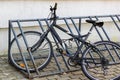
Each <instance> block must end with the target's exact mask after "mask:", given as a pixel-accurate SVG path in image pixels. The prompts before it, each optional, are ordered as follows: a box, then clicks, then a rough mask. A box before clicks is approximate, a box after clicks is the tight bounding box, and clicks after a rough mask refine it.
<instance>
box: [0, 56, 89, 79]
mask: <svg viewBox="0 0 120 80" xmlns="http://www.w3.org/2000/svg"><path fill="white" fill-rule="evenodd" d="M50 67H52V66H49V67H47V68H46V69H45V71H51V68H50ZM53 69H57V67H56V68H53ZM45 71H44V72H45ZM41 72H43V71H41ZM41 72H40V73H41ZM50 73H52V72H50ZM32 75H35V73H34V74H32ZM0 80H29V79H28V78H26V77H25V75H24V74H23V73H22V72H20V71H19V70H17V69H15V68H14V67H13V66H11V65H10V64H9V63H8V58H7V55H3V56H0ZM32 80H88V79H87V78H86V77H85V76H84V74H83V73H82V71H80V70H78V71H73V72H68V73H63V74H56V75H50V76H45V77H37V78H34V79H32Z"/></svg>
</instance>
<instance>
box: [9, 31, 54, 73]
mask: <svg viewBox="0 0 120 80" xmlns="http://www.w3.org/2000/svg"><path fill="white" fill-rule="evenodd" d="M40 36H41V33H39V32H36V31H26V32H24V37H25V38H26V42H27V44H28V46H29V47H32V46H33V45H34V44H36V43H38V41H39V39H40V38H41V37H40ZM17 40H18V44H19V46H20V49H19V48H18V44H17V42H16V39H15V38H13V40H12V41H11V45H10V53H9V54H8V58H9V62H10V64H12V65H13V66H14V67H16V68H17V69H19V70H24V71H26V68H25V67H26V66H25V63H24V61H23V58H22V55H21V53H22V54H23V56H24V57H25V60H26V64H27V66H28V69H29V70H30V72H34V71H35V68H34V66H33V64H32V61H31V58H30V55H29V53H28V50H27V48H26V45H25V41H24V40H23V36H22V34H19V35H17ZM38 44H39V43H38ZM20 50H21V53H20ZM52 52H53V49H52V44H51V42H50V41H49V39H48V38H45V39H44V41H43V42H42V43H41V45H40V46H39V47H37V49H36V50H34V51H31V53H32V56H33V58H34V62H35V64H36V67H37V69H38V70H41V69H43V68H45V67H46V66H47V65H48V63H49V62H50V60H51V57H52Z"/></svg>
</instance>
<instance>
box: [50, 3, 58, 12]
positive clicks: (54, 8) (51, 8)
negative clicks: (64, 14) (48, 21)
mask: <svg viewBox="0 0 120 80" xmlns="http://www.w3.org/2000/svg"><path fill="white" fill-rule="evenodd" d="M56 9H57V3H55V5H54V7H52V6H50V10H51V11H53V10H54V11H55V10H56Z"/></svg>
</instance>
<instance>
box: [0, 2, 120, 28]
mask: <svg viewBox="0 0 120 80" xmlns="http://www.w3.org/2000/svg"><path fill="white" fill-rule="evenodd" d="M55 2H57V3H58V10H57V13H58V16H60V17H63V16H85V15H87V16H88V15H109V14H119V13H120V0H73V1H72V0H5V1H4V0H1V1H0V27H1V28H2V27H8V20H10V19H30V18H31V19H32V18H45V17H47V16H48V13H49V6H50V5H53V4H54V3H55Z"/></svg>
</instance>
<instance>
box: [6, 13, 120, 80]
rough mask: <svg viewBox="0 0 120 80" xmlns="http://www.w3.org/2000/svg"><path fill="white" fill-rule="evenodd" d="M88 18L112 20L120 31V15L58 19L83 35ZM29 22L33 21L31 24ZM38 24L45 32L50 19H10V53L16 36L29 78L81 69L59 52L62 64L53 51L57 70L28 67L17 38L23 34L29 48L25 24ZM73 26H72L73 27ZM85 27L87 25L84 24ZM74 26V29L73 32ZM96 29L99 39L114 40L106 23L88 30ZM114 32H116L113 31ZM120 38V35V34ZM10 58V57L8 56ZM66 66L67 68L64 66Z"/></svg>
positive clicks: (68, 27)
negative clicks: (33, 71)
mask: <svg viewBox="0 0 120 80" xmlns="http://www.w3.org/2000/svg"><path fill="white" fill-rule="evenodd" d="M87 19H93V20H102V21H103V22H107V21H110V22H111V23H112V25H114V28H115V29H116V30H117V31H118V32H120V15H104V16H83V17H64V18H59V19H58V20H57V21H58V22H59V24H60V25H63V24H64V26H65V27H66V29H68V31H69V32H70V33H72V34H75V33H76V34H78V35H81V32H82V31H84V29H82V28H83V25H82V23H83V24H88V23H86V22H85V20H87ZM29 22H32V23H30V24H29ZM24 23H27V24H24ZM23 24H24V26H30V25H32V26H38V27H39V28H40V32H41V33H43V32H44V31H45V26H49V20H48V19H46V18H44V19H28V20H9V37H8V38H9V41H8V54H9V53H10V46H11V41H12V39H13V38H15V41H16V44H17V46H18V49H19V52H20V54H21V56H22V60H23V62H24V64H25V68H26V71H27V72H24V71H22V72H23V73H25V74H26V76H27V77H28V78H34V77H42V76H47V75H53V74H60V73H63V72H70V71H76V70H79V69H80V68H79V67H78V68H71V67H70V66H69V65H68V64H67V61H66V58H65V57H64V56H63V55H61V54H59V56H60V57H61V58H62V60H63V62H64V63H62V64H61V62H60V61H59V59H58V57H57V54H56V53H53V61H54V63H55V65H56V71H54V69H53V71H51V72H47V71H46V73H47V74H46V73H42V72H43V71H42V70H41V71H38V70H37V69H36V71H35V73H31V72H30V71H29V69H28V65H27V63H26V58H25V57H24V55H23V53H22V51H21V49H20V44H19V41H18V39H17V35H18V34H19V33H21V34H22V37H23V40H24V44H25V46H26V49H29V46H28V43H27V41H26V37H25V36H24V26H23ZM88 25H89V26H91V25H90V24H88ZM71 26H72V27H71ZM84 27H85V26H84ZM107 27H111V26H107ZM16 28H17V29H18V30H19V33H18V32H16ZM73 28H74V31H75V32H73ZM93 29H94V31H96V35H97V37H98V38H99V40H112V39H111V35H110V34H108V32H109V31H108V30H106V25H104V26H103V27H102V28H99V27H93V26H91V27H89V29H88V31H89V30H90V31H92V30H93ZM112 34H114V33H112ZM88 38H89V37H88V36H87V37H85V38H84V40H87V39H88ZM118 38H119V36H118ZM81 51H82V46H81ZM28 55H29V56H30V59H31V61H32V64H33V65H34V68H36V63H35V61H34V58H33V55H32V53H31V52H30V50H28ZM8 59H9V58H8ZM63 65H64V66H65V69H64V68H63V67H62V66H63Z"/></svg>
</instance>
